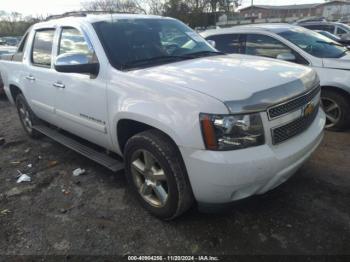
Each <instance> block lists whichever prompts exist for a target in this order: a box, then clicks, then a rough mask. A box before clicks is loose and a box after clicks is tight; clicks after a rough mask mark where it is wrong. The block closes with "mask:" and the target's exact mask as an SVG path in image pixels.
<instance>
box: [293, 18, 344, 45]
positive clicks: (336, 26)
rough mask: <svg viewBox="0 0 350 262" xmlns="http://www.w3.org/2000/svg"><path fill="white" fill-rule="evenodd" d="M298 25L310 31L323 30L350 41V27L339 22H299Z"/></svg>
mask: <svg viewBox="0 0 350 262" xmlns="http://www.w3.org/2000/svg"><path fill="white" fill-rule="evenodd" d="M297 25H299V26H302V27H305V28H307V29H310V30H314V31H315V30H321V31H327V32H330V33H331V34H334V35H336V36H339V37H340V38H341V39H342V40H344V41H348V40H350V26H348V25H346V24H343V23H338V22H327V21H314V22H299V23H297Z"/></svg>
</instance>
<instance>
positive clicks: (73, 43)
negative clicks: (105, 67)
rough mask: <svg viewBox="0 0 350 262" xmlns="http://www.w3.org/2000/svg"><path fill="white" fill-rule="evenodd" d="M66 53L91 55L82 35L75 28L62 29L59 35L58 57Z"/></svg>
mask: <svg viewBox="0 0 350 262" xmlns="http://www.w3.org/2000/svg"><path fill="white" fill-rule="evenodd" d="M66 53H74V54H77V53H78V54H86V55H92V53H93V52H92V50H90V48H89V46H88V44H87V42H86V41H85V38H84V36H83V34H82V33H80V31H79V30H78V29H76V28H63V29H62V33H61V39H60V45H59V52H58V54H59V55H62V54H66Z"/></svg>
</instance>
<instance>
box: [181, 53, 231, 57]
mask: <svg viewBox="0 0 350 262" xmlns="http://www.w3.org/2000/svg"><path fill="white" fill-rule="evenodd" d="M214 55H225V53H223V52H219V51H199V52H195V53H190V54H185V55H183V56H184V57H190V58H197V57H203V56H214Z"/></svg>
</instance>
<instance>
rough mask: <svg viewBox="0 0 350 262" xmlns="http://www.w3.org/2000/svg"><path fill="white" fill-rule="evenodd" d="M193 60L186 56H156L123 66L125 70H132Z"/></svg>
mask: <svg viewBox="0 0 350 262" xmlns="http://www.w3.org/2000/svg"><path fill="white" fill-rule="evenodd" d="M188 59H192V57H186V56H171V55H170V56H156V57H151V58H147V59H139V60H134V61H131V62H129V63H127V64H125V65H123V69H130V68H135V67H138V66H148V65H154V64H162V63H168V62H176V61H182V60H188Z"/></svg>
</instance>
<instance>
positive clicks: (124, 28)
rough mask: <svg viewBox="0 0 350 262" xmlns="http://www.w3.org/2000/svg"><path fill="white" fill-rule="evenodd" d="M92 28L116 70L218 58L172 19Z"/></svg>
mask: <svg viewBox="0 0 350 262" xmlns="http://www.w3.org/2000/svg"><path fill="white" fill-rule="evenodd" d="M93 26H94V28H95V30H96V32H97V34H98V36H99V38H100V41H101V43H102V45H103V47H104V49H105V52H106V54H107V56H108V58H109V60H110V62H111V64H112V65H113V66H114V67H115V68H117V69H119V70H130V69H138V68H145V67H150V66H156V65H160V64H165V63H173V62H177V61H182V60H187V59H194V58H197V57H203V56H212V55H218V54H221V53H220V52H218V51H216V50H215V49H214V48H213V47H211V46H210V45H209V44H208V43H207V42H206V41H205V40H204V39H203V38H202V37H201V36H199V35H198V34H197V33H195V32H194V31H192V29H190V28H189V27H187V26H186V25H184V24H183V23H181V22H179V21H177V20H173V19H161V18H159V19H121V20H115V21H102V22H96V23H94V24H93Z"/></svg>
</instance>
